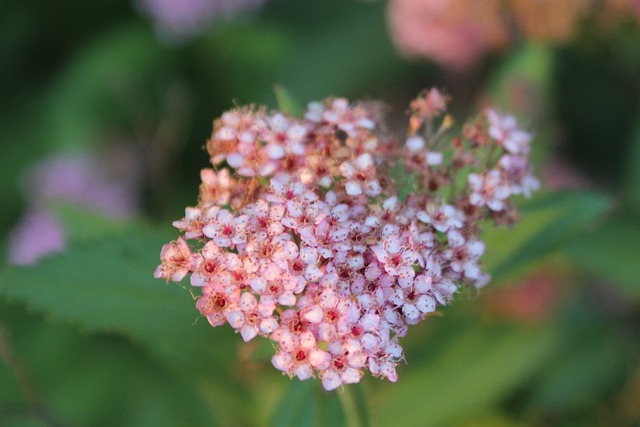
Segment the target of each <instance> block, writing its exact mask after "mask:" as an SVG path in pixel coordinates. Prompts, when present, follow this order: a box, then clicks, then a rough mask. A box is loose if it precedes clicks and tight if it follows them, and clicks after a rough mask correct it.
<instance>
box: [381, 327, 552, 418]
mask: <svg viewBox="0 0 640 427" xmlns="http://www.w3.org/2000/svg"><path fill="white" fill-rule="evenodd" d="M558 339H559V335H558V333H557V331H556V330H555V329H554V328H549V327H545V326H538V327H529V328H522V327H507V326H502V327H487V326H474V327H471V328H470V329H468V330H467V331H466V332H464V333H462V334H459V335H456V336H455V337H451V338H450V340H449V342H448V343H446V345H444V346H443V347H442V348H441V349H440V352H439V353H438V355H437V356H435V357H434V358H432V359H431V360H430V362H429V363H427V364H422V365H419V366H416V365H411V366H410V367H409V368H408V369H410V371H411V372H407V374H406V375H405V376H402V377H401V378H400V380H399V381H398V383H397V384H393V385H390V386H389V387H385V389H384V391H383V392H381V393H379V394H378V395H377V396H376V402H375V403H374V404H372V411H373V413H372V418H373V419H375V420H376V421H377V423H378V425H381V426H394V425H400V426H403V427H411V426H416V427H418V426H419V427H429V426H442V425H448V424H450V423H452V422H454V421H455V420H462V419H468V418H469V417H470V416H471V415H473V414H474V413H478V412H483V411H486V410H487V408H489V407H490V405H492V404H494V403H496V402H498V401H499V400H500V399H501V398H503V397H505V395H506V394H507V393H509V392H510V391H512V390H513V389H514V387H517V385H518V384H521V383H522V382H523V381H525V380H526V379H528V378H530V377H532V376H533V375H535V373H536V372H538V371H539V369H540V368H541V367H542V366H544V364H545V363H546V362H547V360H548V359H549V357H550V356H551V355H552V354H553V353H554V348H555V346H556V345H557V344H558ZM376 410H377V411H376Z"/></svg>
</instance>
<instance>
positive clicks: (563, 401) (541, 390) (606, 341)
mask: <svg viewBox="0 0 640 427" xmlns="http://www.w3.org/2000/svg"><path fill="white" fill-rule="evenodd" d="M556 327H557V328H558V329H560V330H561V334H562V336H563V339H562V342H561V344H560V345H559V346H558V352H557V354H556V355H555V357H554V358H553V360H550V361H549V363H548V364H547V366H546V368H545V369H544V370H543V371H542V372H540V374H539V375H538V376H537V377H536V379H535V380H534V381H533V386H532V387H531V393H530V396H529V398H528V399H527V400H528V405H529V406H530V407H531V408H537V409H538V410H540V409H542V411H543V412H545V411H552V412H557V413H560V414H562V413H567V412H568V411H569V410H577V411H578V412H584V410H585V409H586V408H587V407H590V406H592V405H593V403H594V402H599V401H602V400H603V399H604V398H605V396H607V395H608V394H610V393H612V392H613V391H614V390H616V387H620V386H621V385H622V384H623V383H624V381H625V369H626V368H627V367H628V366H627V364H628V363H629V362H632V361H633V360H634V359H636V358H637V357H636V356H637V353H636V352H635V350H634V345H633V344H632V343H629V342H628V339H627V336H626V335H625V334H621V333H620V330H618V329H617V328H616V325H615V323H613V322H612V319H611V318H610V316H609V315H608V314H605V313H598V312H593V310H591V309H590V308H589V307H588V305H587V303H585V301H582V300H579V301H575V300H574V301H573V303H572V304H570V306H569V307H568V309H567V310H565V313H563V315H562V316H561V317H560V319H559V320H558V322H557V326H556Z"/></svg>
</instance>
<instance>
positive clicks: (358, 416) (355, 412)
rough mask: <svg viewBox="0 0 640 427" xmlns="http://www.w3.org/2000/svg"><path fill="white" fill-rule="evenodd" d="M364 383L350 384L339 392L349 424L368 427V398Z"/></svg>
mask: <svg viewBox="0 0 640 427" xmlns="http://www.w3.org/2000/svg"><path fill="white" fill-rule="evenodd" d="M362 388H363V385H362V384H350V385H348V386H345V387H344V389H343V390H340V391H339V392H338V399H339V400H340V403H341V404H342V409H343V410H344V413H345V416H346V418H347V425H348V426H349V427H368V426H369V425H370V421H369V412H368V409H367V399H366V397H365V395H364V392H363V390H362Z"/></svg>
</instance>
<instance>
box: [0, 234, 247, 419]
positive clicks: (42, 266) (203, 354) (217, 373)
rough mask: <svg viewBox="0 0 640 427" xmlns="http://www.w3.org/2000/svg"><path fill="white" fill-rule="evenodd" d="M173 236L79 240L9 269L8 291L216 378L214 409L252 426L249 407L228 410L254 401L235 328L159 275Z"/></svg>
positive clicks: (3, 285) (0, 281) (0, 280)
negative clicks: (218, 324) (207, 314)
mask: <svg viewBox="0 0 640 427" xmlns="http://www.w3.org/2000/svg"><path fill="white" fill-rule="evenodd" d="M169 240H170V237H169V236H168V235H167V233H165V232H160V231H157V230H152V229H149V228H148V227H144V226H141V225H137V226H136V227H135V228H125V229H123V230H121V231H120V232H113V233H109V234H104V235H101V236H100V238H96V237H95V236H94V237H93V238H91V239H86V240H85V239H81V240H76V241H71V243H70V245H69V247H68V248H67V250H66V251H65V252H64V253H62V254H58V255H55V256H52V257H49V258H46V259H43V260H41V261H40V262H39V263H38V264H37V265H36V266H33V267H9V268H7V269H5V271H3V272H2V273H1V274H0V296H2V295H4V296H5V297H7V298H9V299H10V300H15V301H20V302H23V303H25V304H26V305H27V306H28V307H30V308H31V309H33V310H37V311H39V312H43V313H46V314H47V316H48V317H49V318H51V319H54V320H58V321H69V322H72V323H75V324H78V325H79V326H80V327H81V328H82V329H83V330H84V331H87V332H103V331H109V332H115V333H118V334H122V335H124V336H127V337H130V338H131V339H133V340H134V341H135V342H137V343H139V344H141V345H144V346H145V347H147V348H149V349H150V350H151V352H152V354H154V355H155V356H156V357H159V358H161V359H162V360H163V361H166V362H168V363H169V364H171V365H172V366H173V367H174V369H176V370H178V371H179V372H180V373H181V374H182V375H184V376H185V377H187V378H192V379H194V380H195V379H197V380H198V381H200V382H206V383H208V385H209V389H208V390H209V391H208V392H207V393H205V392H204V388H203V389H201V393H204V394H203V396H204V395H206V394H208V395H211V394H212V393H217V394H216V395H217V396H218V397H219V398H218V399H216V400H215V402H213V403H212V404H210V407H211V410H212V411H213V412H214V413H216V414H219V415H220V416H225V417H226V418H225V420H226V421H225V425H237V426H241V425H248V424H249V423H248V422H247V420H248V419H249V418H250V416H251V414H250V413H249V412H247V411H242V410H239V411H238V410H237V411H235V412H234V413H231V414H230V413H229V412H228V411H227V409H228V408H230V407H233V404H230V402H234V401H236V402H238V401H244V402H246V400H247V399H246V395H247V390H246V388H245V387H244V386H242V385H241V384H240V383H239V382H237V381H236V380H235V379H234V377H233V375H234V373H233V371H232V370H231V369H229V367H230V366H233V365H234V363H235V359H236V353H235V348H236V347H235V346H234V345H232V340H235V339H237V338H236V337H234V334H233V331H232V330H231V329H230V328H216V329H212V328H211V327H210V325H209V324H208V322H207V321H206V320H204V318H202V316H200V315H199V313H198V312H197V310H196V309H195V301H194V300H193V298H192V297H191V295H190V293H189V292H188V291H186V290H184V289H182V288H180V287H179V286H176V285H175V284H169V285H167V284H164V283H163V282H162V281H160V280H157V279H155V278H154V277H153V271H154V269H155V267H156V265H157V264H159V252H160V249H161V248H162V245H163V244H164V243H166V242H168V241H169ZM245 404H246V403H245Z"/></svg>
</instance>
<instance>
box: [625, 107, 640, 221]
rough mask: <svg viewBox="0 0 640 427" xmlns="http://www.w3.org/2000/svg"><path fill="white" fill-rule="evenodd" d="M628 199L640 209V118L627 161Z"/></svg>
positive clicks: (637, 121) (634, 206)
mask: <svg viewBox="0 0 640 427" xmlns="http://www.w3.org/2000/svg"><path fill="white" fill-rule="evenodd" d="M625 166H626V189H625V190H626V196H627V199H626V201H627V202H628V203H630V204H631V206H633V208H635V209H638V210H640V119H638V120H636V128H635V131H634V132H633V135H632V139H631V146H630V147H629V157H628V158H627V161H626V165H625Z"/></svg>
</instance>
